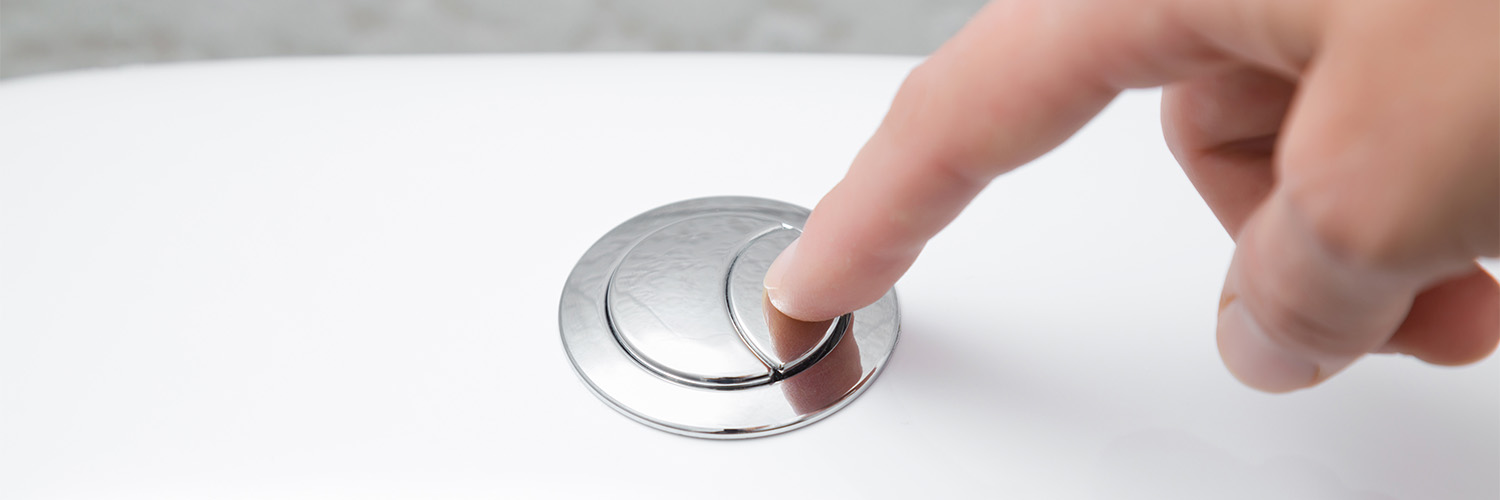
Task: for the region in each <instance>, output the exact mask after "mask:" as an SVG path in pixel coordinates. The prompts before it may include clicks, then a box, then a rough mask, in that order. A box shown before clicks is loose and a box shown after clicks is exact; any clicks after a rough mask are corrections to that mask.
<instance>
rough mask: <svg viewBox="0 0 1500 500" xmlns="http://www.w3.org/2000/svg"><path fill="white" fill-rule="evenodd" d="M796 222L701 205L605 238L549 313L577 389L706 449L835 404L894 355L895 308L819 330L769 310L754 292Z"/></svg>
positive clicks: (791, 423) (776, 214)
mask: <svg viewBox="0 0 1500 500" xmlns="http://www.w3.org/2000/svg"><path fill="white" fill-rule="evenodd" d="M807 215H808V211H807V210H806V209H804V208H801V207H797V206H795V205H790V204H786V203H781V202H776V201H771V200H764V199H757V198H739V197H721V198H703V199H696V200H689V201H684V202H679V203H674V204H671V205H667V206H664V207H660V208H657V209H654V210H651V211H648V212H646V213H644V214H641V215H639V216H637V217H635V218H633V219H630V220H629V221H626V222H625V223H624V224H621V225H620V226H619V227H616V228H615V229H614V230H612V231H610V232H609V233H608V234H605V235H604V237H602V238H600V239H599V241H598V242H597V243H595V244H594V246H593V247H592V248H590V249H589V250H588V252H587V253H585V254H584V256H583V258H582V259H580V260H579V262H578V265H577V266H576V267H574V269H573V273H572V275H570V276H569V277H568V281H567V284H566V286H565V288H564V290H563V296H562V303H561V306H560V310H559V323H560V326H561V329H562V340H563V347H564V348H565V349H566V350H567V352H568V355H569V358H570V359H571V360H572V362H573V367H574V368H575V369H576V370H577V371H578V374H579V375H580V377H581V378H582V379H583V381H584V383H585V384H586V385H587V386H588V387H589V388H590V389H591V390H593V391H594V393H595V394H597V395H598V396H599V397H600V399H603V400H604V402H606V403H608V404H609V405H610V406H612V407H614V408H615V409H617V410H619V411H620V412H621V413H623V414H625V415H626V416H629V417H631V418H633V419H635V420H637V421H639V422H641V423H644V424H646V425H649V426H652V427H655V428H658V429H661V430H665V431H669V432H674V433H678V434H684V435H689V436H695V437H706V438H743V437H755V436H763V435H770V434H775V433H779V432H785V431H788V430H791V429H795V428H797V427H800V426H803V425H806V424H809V423H811V422H813V421H816V420H818V419H820V418H822V417H825V416H827V415H828V414H830V413H832V412H834V411H837V410H838V409H839V408H842V407H843V406H844V405H846V404H848V403H849V402H850V401H851V400H852V399H853V398H854V397H856V396H858V395H859V393H860V392H862V391H863V390H864V389H865V388H867V387H868V386H869V384H870V382H871V381H872V380H873V379H874V377H875V375H876V374H877V373H878V372H879V370H880V368H881V366H883V365H884V364H885V361H886V359H887V358H888V357H889V356H890V352H891V349H892V348H893V347H894V346H895V341H896V335H897V333H898V330H899V326H900V318H899V315H898V310H897V305H896V296H895V293H894V292H893V291H891V292H887V293H886V294H885V296H883V297H882V298H881V299H880V300H879V301H877V302H875V303H874V304H872V305H870V306H868V307H866V308H864V309H860V310H858V311H855V312H853V313H851V314H846V315H844V316H842V317H839V318H837V319H834V320H831V321H824V322H818V323H808V322H802V321H798V320H795V319H792V318H790V317H787V316H785V315H783V314H781V313H780V312H778V311H776V309H775V308H773V307H771V305H770V302H769V301H768V300H767V299H766V296H765V290H764V288H763V286H762V280H763V278H764V277H765V274H766V270H767V268H769V267H770V265H771V262H772V261H773V260H775V258H776V256H777V255H779V254H780V253H781V250H782V249H784V248H786V246H787V245H789V244H791V242H792V241H793V240H795V239H796V238H797V236H798V235H800V234H801V228H802V225H803V224H804V223H805V222H806V221H807Z"/></svg>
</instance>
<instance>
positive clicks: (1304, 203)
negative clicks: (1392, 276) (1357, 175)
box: [1283, 179, 1413, 271]
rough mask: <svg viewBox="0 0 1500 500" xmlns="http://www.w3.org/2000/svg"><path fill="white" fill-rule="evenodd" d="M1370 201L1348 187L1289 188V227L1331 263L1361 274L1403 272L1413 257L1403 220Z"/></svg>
mask: <svg viewBox="0 0 1500 500" xmlns="http://www.w3.org/2000/svg"><path fill="white" fill-rule="evenodd" d="M1355 184H1357V182H1356V183H1355ZM1372 198H1373V197H1370V196H1365V195H1364V194H1363V193H1360V192H1358V187H1357V186H1355V185H1351V183H1349V182H1340V181H1339V180H1321V179H1313V180H1304V181H1302V182H1298V183H1295V184H1291V185H1288V186H1286V187H1285V189H1284V196H1283V201H1284V202H1285V208H1286V210H1287V212H1288V213H1287V214H1286V215H1287V217H1288V219H1290V220H1289V221H1288V222H1289V223H1291V224H1290V225H1291V226H1293V229H1294V230H1299V231H1301V232H1302V233H1303V234H1301V235H1299V236H1302V237H1303V239H1304V240H1305V241H1307V242H1308V243H1310V244H1311V246H1312V247H1313V248H1312V249H1313V250H1314V251H1316V252H1317V254H1318V255H1319V256H1321V257H1323V258H1324V259H1326V261H1327V262H1329V263H1331V264H1334V265H1339V266H1343V267H1346V268H1349V269H1352V270H1359V271H1373V270H1383V269H1392V268H1397V267H1402V266H1404V265H1406V264H1408V263H1409V262H1410V261H1411V260H1412V257H1413V255H1411V254H1412V252H1411V248H1409V247H1410V245H1408V244H1407V243H1409V242H1410V240H1411V239H1410V238H1404V237H1402V235H1401V233H1402V231H1401V230H1400V223H1401V219H1402V217H1401V214H1392V213H1390V212H1389V210H1388V209H1387V208H1388V207H1389V206H1390V205H1389V204H1388V203H1386V202H1383V201H1381V200H1373V199H1372ZM1372 202H1373V203H1372Z"/></svg>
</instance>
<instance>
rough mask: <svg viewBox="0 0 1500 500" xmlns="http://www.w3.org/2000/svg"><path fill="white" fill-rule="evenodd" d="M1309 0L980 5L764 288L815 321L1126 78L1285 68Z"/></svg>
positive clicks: (1077, 122) (878, 278) (887, 275)
mask: <svg viewBox="0 0 1500 500" xmlns="http://www.w3.org/2000/svg"><path fill="white" fill-rule="evenodd" d="M1307 5H1308V3H1303V2H1298V1H1295V0H1270V1H1265V2H1257V1H1254V0H1239V1H1235V2H1196V1H1193V0H1142V1H1135V2H1131V1H1109V0H1079V1H1029V0H1022V1H1013V2H1005V1H1001V2H995V3H992V4H990V5H988V6H986V7H985V8H984V9H983V10H982V11H980V13H979V14H978V15H976V16H975V18H974V19H973V20H972V21H971V22H970V23H969V24H968V25H967V26H965V27H964V29H963V30H962V31H960V32H959V34H958V35H957V36H955V37H954V38H953V39H951V40H949V41H948V43H946V44H944V45H943V46H942V47H941V48H939V49H938V51H937V52H935V53H934V54H933V55H932V56H931V57H930V58H928V60H927V61H925V62H924V63H922V64H921V65H920V66H918V67H917V68H916V69H915V70H913V71H912V73H911V74H910V75H909V76H908V77H907V79H906V81H905V82H904V83H903V84H902V86H901V89H900V90H899V91H898V92H897V95H896V98H895V100H894V101H893V103H892V104H891V109H890V111H889V112H888V113H887V115H886V117H885V120H884V121H883V122H882V123H881V125H880V128H879V129H878V130H877V131H876V132H875V134H874V136H873V137H872V138H871V139H870V141H869V142H868V143H866V144H865V146H864V148H863V149H861V150H860V152H859V154H858V156H856V158H855V160H854V163H853V165H852V166H851V167H850V169H849V172H848V173H847V174H846V175H845V177H844V179H843V180H842V181H840V182H839V183H838V185H837V186H835V187H834V188H833V190H832V191H830V192H829V193H828V194H827V195H826V196H825V197H824V198H823V200H822V201H820V202H819V203H818V205H817V207H816V209H814V210H813V213H812V215H811V217H810V218H809V219H808V221H807V225H806V226H805V227H804V230H803V234H802V236H801V238H799V239H798V241H796V242H794V243H793V244H792V245H791V246H789V247H787V250H786V251H784V252H783V253H782V255H781V256H780V257H779V258H778V259H777V260H776V262H775V263H774V264H773V265H772V266H771V269H770V270H769V271H768V272H767V274H766V279H765V285H766V289H767V292H768V294H769V296H770V298H771V301H772V303H773V304H774V305H775V306H776V307H777V309H780V310H781V311H782V312H784V313H786V314H787V315H789V316H792V317H795V318H798V319H802V320H808V321H819V320H825V319H829V318H833V317H837V316H839V315H841V314H843V313H846V312H849V311H853V310H855V309H858V308H860V307H862V306H865V305H868V304H870V303H872V302H874V301H875V300H877V299H879V298H880V297H881V295H883V294H884V293H885V291H886V290H888V289H890V287H891V286H892V285H894V284H895V282H896V280H898V279H899V278H900V277H901V275H902V274H904V273H905V272H906V270H907V268H909V267H910V266H911V264H912V262H913V261H914V260H916V257H917V254H918V253H920V252H921V250H922V247H923V246H924V245H925V244H926V242H927V240H928V239H930V238H932V236H933V235H935V234H936V233H937V232H938V231H939V230H941V229H942V228H943V227H945V226H947V225H948V223H949V222H951V221H952V220H953V218H954V217H957V216H958V213H959V212H960V211H961V210H962V209H963V207H964V206H966V205H967V204H968V203H969V201H970V200H972V199H973V198H974V196H975V195H977V194H978V193H979V191H980V190H982V189H983V188H984V186H985V185H986V184H988V183H989V182H990V180H991V179H993V178H994V177H996V176H998V175H1000V174H1003V173H1005V172H1008V171H1010V170H1012V169H1014V168H1015V167H1017V166H1020V165H1021V164H1024V163H1026V162H1028V161H1031V160H1032V159H1034V158H1036V157H1037V156H1040V155H1041V154H1042V153H1045V152H1046V151H1048V150H1050V149H1052V148H1053V147H1056V146H1057V145H1058V144H1060V143H1061V142H1062V141H1063V140H1065V139H1067V138H1068V136H1070V135H1072V134H1073V133H1074V132H1076V131H1077V130H1078V129H1079V128H1080V127H1082V126H1083V125H1084V123H1086V122H1087V121H1088V120H1089V119H1090V118H1092V117H1093V116H1094V115H1095V114H1097V113H1098V112H1099V111H1100V110H1101V109H1103V108H1104V106H1105V105H1107V104H1108V103H1109V102H1110V101H1111V100H1112V99H1114V97H1115V95H1117V94H1118V93H1119V92H1120V91H1121V90H1123V89H1125V88H1131V87H1149V86H1155V85H1160V84H1162V83H1165V82H1169V81H1173V80H1177V79H1181V78H1184V77H1188V76H1193V75H1196V74H1201V73H1205V72H1210V71H1214V70H1218V69H1222V68H1225V67H1226V66H1227V65H1229V64H1231V63H1243V62H1246V61H1248V62H1249V63H1251V64H1256V65H1259V66H1262V67H1266V68H1268V69H1270V70H1272V71H1276V72H1281V73H1295V72H1296V71H1297V69H1298V68H1300V67H1301V64H1302V63H1303V62H1305V61H1306V58H1307V56H1308V53H1309V52H1310V45H1311V42H1310V40H1312V37H1311V36H1308V33H1309V32H1310V31H1311V30H1310V29H1308V26H1311V23H1308V22H1304V21H1306V20H1308V19H1312V18H1314V17H1315V16H1311V15H1309V11H1308V9H1309V7H1307ZM1207 34H1212V35H1207Z"/></svg>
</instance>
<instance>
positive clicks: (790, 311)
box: [765, 0, 1500, 392]
mask: <svg viewBox="0 0 1500 500" xmlns="http://www.w3.org/2000/svg"><path fill="white" fill-rule="evenodd" d="M1497 19H1500V2H1496V1H1494V0H1473V1H1471V0H1454V1H1444V2H1421V1H1415V0H1220V1H1202V0H1012V1H1005V0H1001V1H997V2H994V3H991V4H990V5H988V6H986V7H985V8H984V9H983V10H982V11H980V12H979V13H978V14H977V15H976V16H975V17H974V18H973V19H972V20H971V21H970V22H969V24H968V25H967V26H966V27H965V28H964V29H963V30H961V31H960V32H959V33H958V34H957V35H956V36H955V37H954V38H953V39H951V40H949V41H948V42H947V43H946V44H944V45H943V46H942V47H941V48H939V49H938V50H937V51H936V52H934V53H933V54H932V56H931V57H929V58H928V59H927V60H926V61H924V62H923V63H922V64H921V65H919V66H918V67H917V68H916V69H914V70H913V71H912V72H911V74H910V75H909V76H908V77H907V79H906V81H905V82H904V83H903V84H902V86H901V89H900V91H899V92H898V93H897V95H896V98H895V100H894V101H893V103H892V105H891V109H890V111H889V112H888V114H887V115H886V117H885V120H884V121H883V122H882V123H881V125H880V127H879V129H878V130H877V131H876V132H875V134H874V135H873V136H872V137H871V139H870V140H869V142H868V143H866V144H865V146H864V148H863V149H861V150H860V152H859V154H858V155H857V157H856V158H855V160H854V162H853V164H852V166H851V167H850V169H849V172H848V173H847V174H846V175H845V177H844V178H843V180H842V181H840V182H839V183H838V185H836V186H835V187H834V188H833V190H832V191H830V192H829V193H828V194H827V195H826V196H825V197H824V198H823V200H822V201H821V202H819V203H818V205H817V207H816V208H815V209H814V210H813V213H812V216H811V217H810V218H809V219H808V222H807V224H806V226H805V228H804V232H803V234H802V237H801V238H799V239H798V241H797V242H795V243H794V244H793V245H792V246H790V247H788V248H787V250H786V251H784V252H783V253H782V255H781V256H780V257H779V258H778V259H777V260H776V262H775V263H774V264H773V265H772V266H771V269H770V271H769V272H768V273H767V275H766V283H765V284H766V289H767V293H768V294H769V297H770V299H771V301H772V302H773V303H774V304H775V305H776V307H777V308H778V309H780V310H781V311H783V312H785V313H786V314H787V315H789V316H792V317H795V318H798V319H802V320H806V321H818V320H826V319H829V318H833V317H835V316H838V315H840V314H842V313H845V312H848V311H852V310H855V309H858V308H860V307H862V306H864V305H867V304H869V303H872V302H874V301H875V300H876V299H878V298H880V296H881V295H882V294H884V293H885V291H886V290H887V289H889V288H890V287H891V286H892V285H893V284H895V282H896V280H897V279H899V278H900V277H901V275H902V274H903V273H905V272H906V270H907V268H908V267H910V266H911V264H912V262H913V261H914V260H915V259H916V258H917V255H918V253H920V252H921V250H922V248H923V246H924V245H925V244H926V242H927V240H928V239H929V238H931V237H932V236H933V235H934V234H936V233H937V232H938V231H939V230H941V229H942V228H943V227H944V226H946V225H947V224H948V223H949V222H951V221H952V220H953V218H954V217H956V216H957V215H958V213H959V211H960V210H962V209H963V208H964V206H966V205H967V204H968V203H969V201H970V200H972V199H973V198H974V196H976V195H978V194H979V192H980V191H981V190H982V189H983V188H984V186H985V185H986V184H988V183H989V182H991V181H992V180H993V179H995V178H996V177H998V176H1000V175H1002V174H1004V173H1006V172H1008V171H1010V170H1012V169H1014V168H1016V167H1018V166H1020V165H1022V164H1024V163H1026V162H1029V161H1031V160H1032V159H1034V158H1036V157H1037V156H1040V155H1041V154H1042V153H1045V152H1046V151H1048V150H1050V149H1052V148H1054V147H1056V146H1057V145H1058V144H1060V143H1061V142H1062V141H1063V140H1065V139H1066V138H1067V137H1068V136H1070V135H1072V134H1073V133H1074V132H1076V131H1077V130H1078V129H1079V128H1080V127H1082V126H1083V124H1084V123H1086V122H1087V121H1088V120H1089V119H1091V118H1092V117H1093V116H1094V115H1095V114H1097V113H1098V112H1099V111H1100V110H1101V109H1103V108H1104V106H1105V105H1106V104H1108V103H1109V102H1110V101H1111V100H1113V99H1114V97H1115V96H1116V95H1117V94H1119V93H1120V92H1121V91H1123V90H1125V89H1130V88H1144V87H1156V86H1163V87H1164V92H1163V98H1162V124H1163V131H1164V135H1165V138H1166V140H1167V144H1168V146H1169V148H1170V149H1171V151H1172V153H1173V155H1174V156H1175V157H1176V158H1177V160H1178V162H1179V163H1180V164H1181V165H1182V167H1183V169H1184V171H1186V173H1187V175H1188V178H1189V179H1190V180H1191V181H1192V183H1193V185H1194V186H1195V187H1196V188H1197V190H1198V192H1199V194H1200V195H1202V197H1203V199H1204V200H1205V201H1206V202H1207V203H1208V206H1209V208H1210V209H1211V210H1213V212H1214V215H1215V216H1217V217H1218V219H1219V222H1220V223H1221V224H1222V225H1223V226H1224V228H1225V229H1226V230H1227V231H1228V232H1229V234H1230V236H1231V237H1232V238H1233V239H1234V240H1235V243H1236V249H1235V253H1234V257H1233V260H1232V261H1231V264H1230V269H1229V272H1228V275H1227V277H1226V279H1225V285H1224V290H1223V293H1222V296H1221V300H1220V306H1219V323H1218V343H1219V352H1220V355H1221V357H1222V358H1223V360H1224V363H1225V365H1226V366H1227V367H1228V368H1229V370H1230V372H1231V373H1233V374H1234V375H1235V377H1237V378H1238V379H1239V380H1240V381H1241V382H1244V383H1245V384H1246V385H1249V386H1251V387H1254V388H1256V389H1260V390H1264V391H1268V392H1286V391H1292V390H1297V389H1301V388H1306V387H1311V386H1314V385H1316V384H1318V383H1320V382H1322V381H1323V380H1325V379H1327V378H1328V377H1330V376H1332V375H1334V374H1336V373H1338V372H1339V371H1340V370H1342V369H1344V368H1345V367H1347V366H1348V365H1349V364H1350V363H1352V362H1354V361H1355V360H1356V359H1358V358H1359V357H1361V356H1363V355H1365V354H1367V353H1372V352H1399V353H1405V354H1409V355H1412V356H1415V357H1417V358H1420V359H1422V360H1425V361H1427V362H1430V363H1435V364H1443V365H1455V364H1465V363H1470V362H1473V361H1477V360H1479V359H1483V358H1484V357H1485V356H1487V355H1489V353H1490V352H1492V351H1493V350H1494V349H1495V345H1496V342H1497V340H1500V285H1497V284H1496V281H1495V279H1494V277H1492V276H1490V275H1489V274H1487V273H1486V272H1485V271H1484V270H1483V269H1482V268H1480V267H1479V266H1478V265H1477V264H1476V263H1475V259H1476V258H1478V257H1481V256H1496V255H1497V254H1500V22H1497Z"/></svg>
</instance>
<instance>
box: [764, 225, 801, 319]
mask: <svg viewBox="0 0 1500 500" xmlns="http://www.w3.org/2000/svg"><path fill="white" fill-rule="evenodd" d="M801 241H802V239H801V238H798V239H795V240H792V244H790V245H787V246H786V248H785V249H783V250H782V251H781V255H777V256H776V260H774V261H772V262H771V268H770V269H767V270H766V278H765V280H764V285H765V287H766V295H767V296H768V297H770V298H771V305H773V306H776V309H778V310H780V311H781V312H783V313H785V312H787V303H786V297H785V292H783V291H782V290H781V284H782V280H783V279H785V278H786V271H787V269H788V268H790V267H791V266H792V260H793V259H795V258H797V243H800V242H801Z"/></svg>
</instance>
